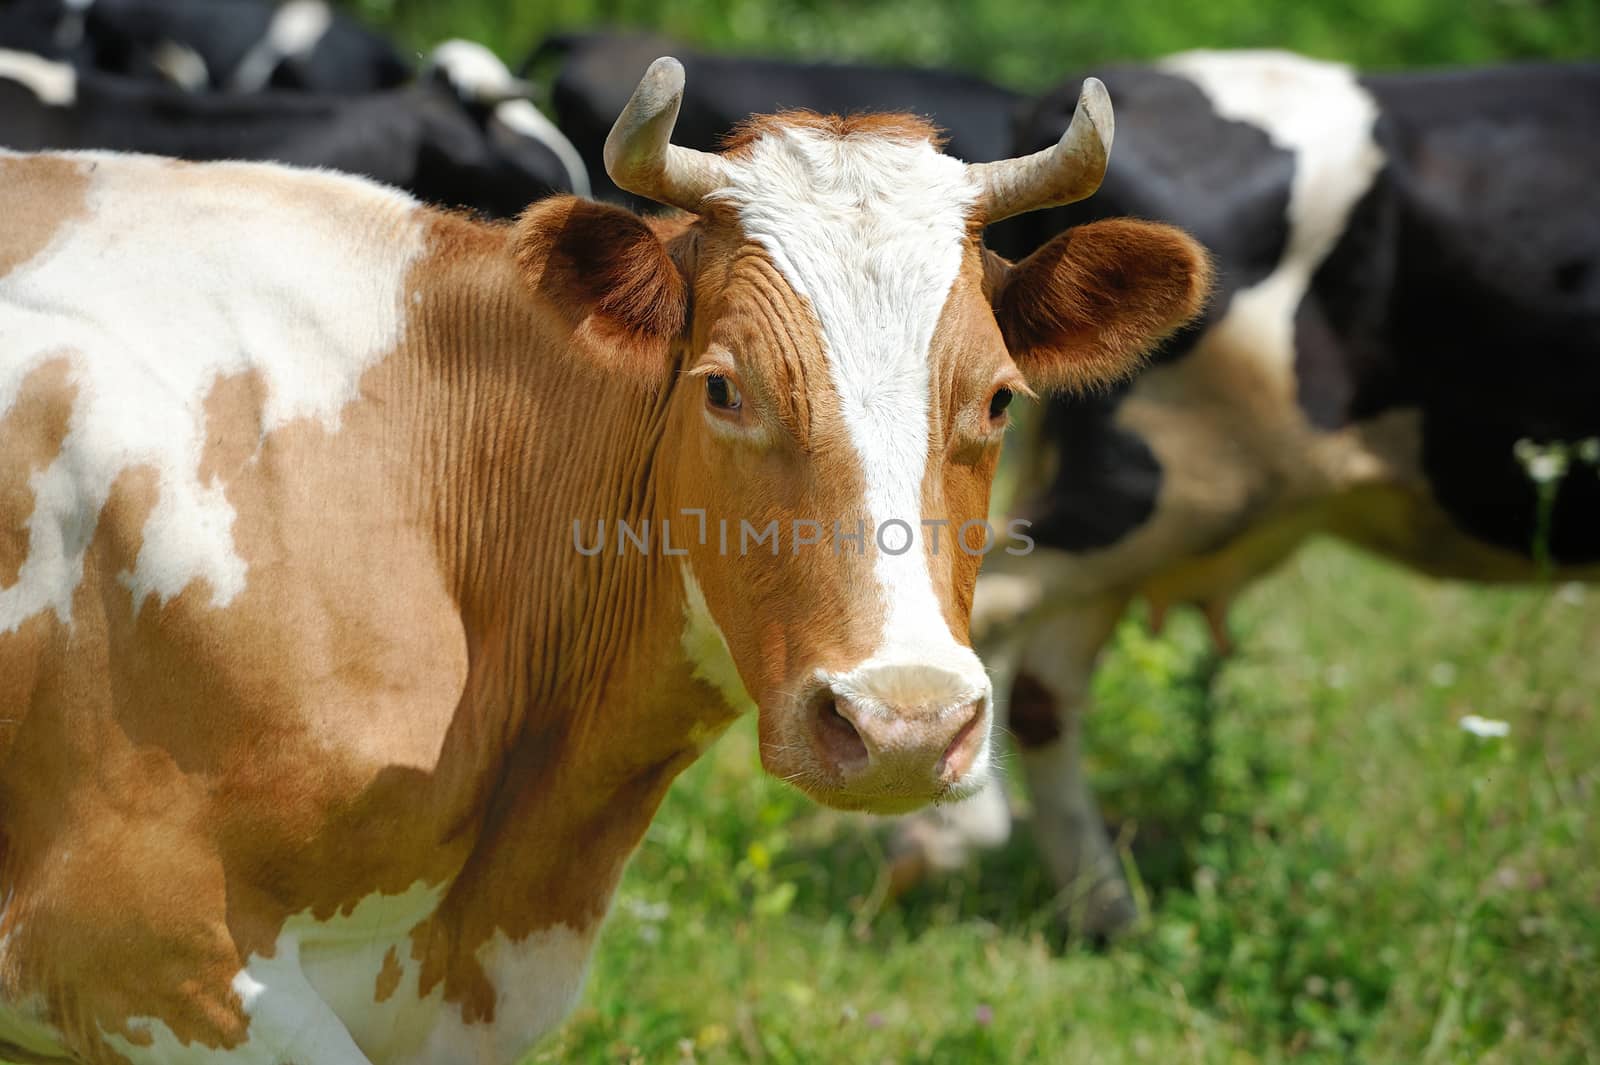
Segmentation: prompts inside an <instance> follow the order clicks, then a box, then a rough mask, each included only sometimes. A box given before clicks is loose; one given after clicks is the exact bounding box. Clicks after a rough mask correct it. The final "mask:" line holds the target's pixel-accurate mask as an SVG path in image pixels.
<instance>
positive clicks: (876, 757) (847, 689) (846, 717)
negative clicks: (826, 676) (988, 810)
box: [812, 665, 989, 793]
mask: <svg viewBox="0 0 1600 1065" xmlns="http://www.w3.org/2000/svg"><path fill="white" fill-rule="evenodd" d="M987 687H988V686H987V682H986V681H985V682H984V683H983V685H982V687H981V688H979V687H977V686H975V685H974V684H972V683H971V682H970V681H968V680H966V679H964V678H962V677H961V676H959V675H958V674H956V673H952V672H950V671H948V670H943V669H939V668H937V667H931V666H920V665H917V666H880V667H877V668H875V669H873V670H870V671H861V672H858V673H855V674H852V675H851V676H850V677H849V678H847V679H843V680H840V681H835V682H834V683H832V684H830V685H828V686H826V687H824V688H823V689H821V690H820V691H819V692H818V693H817V694H816V696H815V697H814V698H813V701H812V706H813V709H814V715H815V716H814V722H813V724H814V728H815V735H816V738H817V747H818V750H819V753H820V754H821V755H822V757H823V758H824V760H825V761H826V762H828V763H830V764H829V768H831V769H833V770H835V771H836V772H837V773H838V774H839V775H840V777H841V778H842V780H843V782H844V783H845V785H846V786H847V787H849V788H850V789H851V790H853V791H861V792H885V793H887V792H896V791H907V792H912V793H915V792H918V791H922V790H924V789H927V788H929V787H930V786H931V787H933V788H935V789H938V788H940V787H943V786H947V785H951V784H955V783H957V782H958V781H960V780H961V779H962V778H963V777H964V776H966V775H967V773H968V771H970V770H971V769H972V768H973V764H974V763H975V762H976V761H977V759H978V756H979V754H980V753H981V752H982V751H983V749H984V745H985V742H986V740H987V739H988V734H989V698H988V692H987Z"/></svg>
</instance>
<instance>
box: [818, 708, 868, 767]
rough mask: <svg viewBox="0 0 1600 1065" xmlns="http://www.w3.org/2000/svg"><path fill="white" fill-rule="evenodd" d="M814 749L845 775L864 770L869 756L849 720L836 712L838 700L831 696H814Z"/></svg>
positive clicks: (865, 746) (864, 743)
mask: <svg viewBox="0 0 1600 1065" xmlns="http://www.w3.org/2000/svg"><path fill="white" fill-rule="evenodd" d="M814 707H815V709H814V710H813V718H814V720H815V722H816V725H815V728H816V737H817V746H818V747H819V748H820V749H821V751H822V753H823V755H824V756H825V758H826V759H827V760H828V761H829V762H832V763H833V764H834V765H836V766H838V768H839V769H840V770H842V771H844V772H846V773H853V772H855V771H857V770H860V769H864V768H865V767H866V765H867V762H868V761H869V760H870V756H869V755H868V753H867V745H866V742H865V741H864V740H862V738H861V733H860V732H858V731H856V727H855V726H854V725H852V724H851V723H850V719H849V718H847V717H845V716H844V715H843V714H842V713H840V712H839V699H838V696H836V695H834V693H833V692H831V691H827V690H824V691H822V692H820V693H818V695H817V698H816V700H815V703H814Z"/></svg>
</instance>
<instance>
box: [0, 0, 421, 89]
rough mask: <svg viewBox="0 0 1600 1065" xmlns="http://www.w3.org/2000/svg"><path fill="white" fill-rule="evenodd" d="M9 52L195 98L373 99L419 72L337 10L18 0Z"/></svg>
mask: <svg viewBox="0 0 1600 1065" xmlns="http://www.w3.org/2000/svg"><path fill="white" fill-rule="evenodd" d="M0 48H7V49H11V50H14V51H25V52H32V53H34V54H36V55H42V56H45V57H47V58H51V59H59V60H63V61H68V62H71V63H73V65H75V66H76V67H78V69H79V70H80V71H102V72H105V73H110V74H122V75H126V76H129V77H139V78H157V79H160V80H165V81H170V82H173V83H176V84H178V85H180V86H181V87H183V88H186V89H190V90H192V91H199V90H207V89H211V90H222V91H230V92H257V91H260V90H262V89H266V88H275V89H298V90H302V91H307V92H321V93H345V94H350V93H365V92H374V91H377V90H379V89H389V88H394V87H396V86H398V85H401V84H403V83H404V82H406V81H407V80H409V79H410V77H411V66H410V64H409V63H407V62H406V60H405V58H404V57H403V56H402V55H401V54H400V53H399V52H398V51H397V50H396V49H395V47H394V46H393V45H392V44H390V43H389V42H388V41H387V40H385V39H384V38H383V37H382V36H380V35H379V34H377V33H374V32H373V31H371V30H369V29H367V28H366V27H364V26H362V25H361V24H360V23H359V22H357V21H356V20H355V19H352V18H351V17H349V16H348V15H345V14H342V13H341V12H339V11H337V10H335V9H334V8H333V7H332V6H331V5H330V4H329V3H328V2H327V0H286V2H284V3H272V2H270V0H11V2H10V3H9V4H7V5H6V6H5V7H3V8H0Z"/></svg>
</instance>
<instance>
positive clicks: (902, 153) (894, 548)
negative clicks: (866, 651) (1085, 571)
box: [718, 128, 989, 705]
mask: <svg viewBox="0 0 1600 1065" xmlns="http://www.w3.org/2000/svg"><path fill="white" fill-rule="evenodd" d="M728 170H729V173H730V175H731V183H730V187H729V188H727V189H725V190H724V191H723V192H721V193H719V194H718V195H720V196H722V197H724V198H726V199H727V200H728V201H729V202H730V203H732V204H733V205H735V206H736V207H737V208H738V211H739V219H740V222H741V224H742V225H743V226H744V229H745V232H746V233H747V234H748V235H749V236H750V237H752V238H753V239H755V240H757V241H759V242H760V244H761V245H762V247H764V248H765V249H766V251H767V254H768V255H769V256H770V257H771V259H772V261H773V264H774V265H775V266H776V267H777V269H778V271H779V272H780V273H781V274H782V275H783V277H784V279H785V280H786V281H787V282H788V283H789V285H790V286H791V287H792V288H793V289H794V291H795V292H796V293H798V294H799V295H801V296H803V297H805V299H807V300H808V301H809V302H810V304H811V307H812V309H813V311H814V312H815V313H816V316H817V319H818V321H819V322H820V323H821V327H822V343H823V348H824V351H825V353H826V356H827V360H828V369H829V373H830V375H831V379H832V382H833V386H834V389H835V391H836V392H837V393H838V396H839V402H840V404H841V407H842V410H843V416H844V422H845V425H846V427H847V429H848V430H849V433H850V438H851V441H852V442H853V443H854V445H855V448H856V451H857V453H858V455H859V458H860V462H861V468H862V472H863V474H864V477H865V480H866V499H865V504H866V510H867V514H868V518H869V520H870V521H871V522H872V524H873V526H874V527H875V528H876V529H878V530H880V531H881V533H882V539H883V542H884V543H887V545H888V546H889V547H890V548H891V551H878V552H877V553H876V559H875V562H874V572H875V574H876V576H877V581H878V593H879V597H880V599H881V601H882V604H883V606H884V609H885V614H886V618H885V623H884V630H883V635H882V637H881V640H880V642H879V645H878V648H877V650H876V651H875V653H874V654H873V655H872V656H871V658H870V660H869V661H868V662H867V663H863V664H862V668H861V669H858V670H856V671H854V672H856V673H862V672H863V670H865V669H871V668H876V667H882V666H894V667H907V669H917V668H920V667H924V666H925V667H931V668H929V669H928V670H927V672H926V679H927V680H928V681H929V685H928V686H929V687H930V688H933V687H937V688H939V689H940V694H941V695H948V696H949V697H950V698H951V701H952V705H956V704H957V702H958V701H966V700H970V698H972V697H975V696H983V697H986V696H987V694H988V689H989V683H988V677H987V675H986V674H985V673H984V671H983V667H982V665H981V663H979V661H978V659H977V656H976V655H974V654H973V653H972V652H971V650H969V649H968V648H966V647H963V646H962V645H961V644H959V643H958V642H957V641H956V640H955V639H954V638H953V637H952V636H951V633H950V628H949V626H948V625H947V624H946V623H945V620H944V613H943V611H942V610H941V608H940V605H939V599H938V596H937V595H936V594H935V592H934V588H933V581H932V578H931V576H930V574H929V572H928V563H927V555H926V549H925V548H924V546H923V535H924V530H923V528H922V525H921V519H922V479H923V475H924V473H925V472H926V470H927V467H928V459H929V454H928V449H929V439H928V417H929V403H930V395H929V392H930V389H931V387H932V380H931V377H932V374H931V367H930V366H929V347H930V344H931V342H932V339H933V331H934V328H935V326H936V325H937V324H938V321H939V316H940V313H941V311H942V310H943V308H944V305H945V302H946V301H947V300H948V298H949V295H950V290H951V287H952V285H953V284H954V283H955V280H956V276H957V274H958V273H959V271H960V268H961V257H962V254H963V250H964V247H965V243H966V236H967V220H968V216H969V214H970V212H971V208H972V204H973V201H974V199H975V198H976V195H977V188H976V186H975V185H974V184H973V183H972V182H971V180H970V179H969V178H968V176H967V174H966V168H965V165H964V164H962V163H961V162H960V161H959V160H957V159H953V158H951V157H950V156H947V155H943V154H941V153H940V152H938V151H936V150H935V149H934V147H933V146H932V145H931V144H930V143H928V142H927V141H905V140H896V139H892V138H887V137H882V136H860V135H858V136H852V137H847V138H842V139H841V138H837V137H833V136H829V135H826V134H823V133H820V132H817V131H814V130H806V129H797V128H789V129H780V130H777V131H774V132H771V133H768V134H767V135H765V136H763V137H761V138H760V139H758V140H757V141H756V142H755V143H754V144H753V145H752V146H751V147H750V149H749V152H748V155H747V156H745V157H744V158H740V159H735V160H730V162H729V166H728ZM869 535H871V534H870V533H869ZM941 545H942V549H943V550H949V549H950V537H949V536H948V535H947V536H944V537H942V538H941ZM902 547H904V548H905V549H904V550H901V548H902ZM891 552H892V553H891ZM952 677H958V678H959V684H958V685H956V686H955V687H954V688H953V687H952V684H951V678H952ZM956 688H959V689H962V690H955V689H956Z"/></svg>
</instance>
